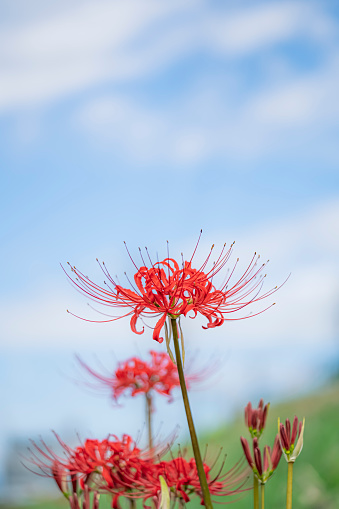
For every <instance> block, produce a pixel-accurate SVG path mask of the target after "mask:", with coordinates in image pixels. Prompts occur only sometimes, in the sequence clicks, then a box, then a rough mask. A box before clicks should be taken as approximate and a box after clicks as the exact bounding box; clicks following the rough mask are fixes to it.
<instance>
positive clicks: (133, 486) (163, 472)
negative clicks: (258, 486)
mask: <svg viewBox="0 0 339 509" xmlns="http://www.w3.org/2000/svg"><path fill="white" fill-rule="evenodd" d="M223 466H224V463H223V464H222V465H221V468H220V469H219V471H218V472H217V473H216V474H215V475H214V476H212V475H211V468H210V467H209V466H208V465H207V464H206V463H204V470H205V473H206V477H207V482H208V486H209V490H210V493H211V495H214V496H227V495H235V494H237V493H240V492H242V491H245V490H246V488H243V485H244V484H245V482H246V481H247V472H246V471H245V470H244V469H243V468H242V467H241V465H240V464H236V465H235V466H234V467H233V468H232V469H231V470H229V471H228V472H226V473H225V474H221V471H222V469H223ZM143 467H144V468H143V470H142V475H141V476H140V477H137V476H134V478H131V483H130V486H129V492H127V493H126V492H125V493H123V494H124V496H127V497H129V498H131V499H134V498H141V499H143V503H144V507H146V506H145V502H146V501H147V500H148V499H153V500H158V499H159V494H160V491H161V477H162V478H163V479H164V480H165V483H166V485H167V487H168V488H169V490H170V494H171V497H172V499H174V500H176V499H178V500H180V501H182V502H185V503H187V502H189V501H190V498H191V496H192V495H198V496H200V498H201V503H202V504H203V496H202V492H201V487H200V482H199V476H198V472H197V468H196V463H195V460H194V459H193V458H191V459H190V460H186V459H184V458H182V457H181V456H180V457H179V458H172V459H171V460H169V461H161V462H159V463H153V464H152V463H148V464H145V465H144V466H143ZM107 491H108V492H110V493H114V494H115V497H114V499H113V507H114V508H118V498H119V496H120V495H121V494H122V493H121V491H120V492H119V490H118V489H117V488H115V489H114V488H113V489H112V488H109V487H108V488H107Z"/></svg>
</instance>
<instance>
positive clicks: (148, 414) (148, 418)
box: [145, 392, 153, 456]
mask: <svg viewBox="0 0 339 509" xmlns="http://www.w3.org/2000/svg"><path fill="white" fill-rule="evenodd" d="M145 396H146V422H147V430H148V447H149V450H150V452H151V453H152V451H153V437H152V396H151V395H150V394H149V393H147V392H146V394H145ZM152 456H153V453H152Z"/></svg>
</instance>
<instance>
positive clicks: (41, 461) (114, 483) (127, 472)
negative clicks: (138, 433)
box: [29, 434, 150, 503]
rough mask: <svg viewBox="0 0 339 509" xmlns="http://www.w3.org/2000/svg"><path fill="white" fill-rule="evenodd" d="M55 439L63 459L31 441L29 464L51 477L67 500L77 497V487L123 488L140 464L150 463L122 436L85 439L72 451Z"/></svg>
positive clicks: (134, 445) (83, 488)
mask: <svg viewBox="0 0 339 509" xmlns="http://www.w3.org/2000/svg"><path fill="white" fill-rule="evenodd" d="M55 436H56V438H57V440H58V442H59V445H61V447H62V449H63V452H64V457H60V456H58V455H57V454H55V453H54V451H53V450H52V449H51V448H50V447H49V446H47V445H46V443H45V442H43V441H42V445H41V446H40V445H38V444H36V443H35V442H32V444H33V446H34V450H30V452H31V454H32V456H31V457H30V459H29V461H30V463H31V464H33V465H35V466H36V467H38V468H39V470H40V472H42V475H44V476H47V477H53V479H54V480H55V482H56V484H57V486H58V488H59V489H60V491H61V492H62V493H63V494H64V495H65V496H66V498H69V497H70V496H73V497H74V495H76V494H78V490H79V488H80V489H81V490H85V487H86V486H88V487H89V488H91V486H92V485H93V486H94V487H95V488H96V489H97V490H99V489H101V487H102V486H109V487H112V488H114V487H117V488H119V489H121V488H123V489H125V485H126V479H127V483H129V480H130V478H131V477H133V476H135V475H138V473H140V471H141V469H142V466H143V464H144V463H145V464H147V462H149V461H150V460H148V459H147V454H145V453H142V451H141V450H140V449H139V448H138V447H137V446H136V444H135V442H134V441H133V439H132V438H131V437H130V436H129V435H123V437H122V440H119V439H118V438H117V437H116V436H114V435H110V436H109V437H108V438H107V439H105V440H101V441H100V440H89V439H88V440H86V441H85V442H84V444H83V445H81V446H78V447H76V448H74V449H72V448H71V447H69V446H68V445H67V444H65V443H64V442H63V441H62V440H61V439H60V437H59V436H58V435H56V434H55ZM35 473H37V472H35ZM40 475H41V474H40ZM74 500H76V498H74ZM74 503H76V502H74Z"/></svg>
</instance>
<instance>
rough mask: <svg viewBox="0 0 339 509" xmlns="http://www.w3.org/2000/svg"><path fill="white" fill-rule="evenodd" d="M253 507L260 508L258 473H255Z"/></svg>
mask: <svg viewBox="0 0 339 509" xmlns="http://www.w3.org/2000/svg"><path fill="white" fill-rule="evenodd" d="M253 507H254V509H259V481H258V478H257V476H256V475H254V474H253Z"/></svg>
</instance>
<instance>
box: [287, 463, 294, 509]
mask: <svg viewBox="0 0 339 509" xmlns="http://www.w3.org/2000/svg"><path fill="white" fill-rule="evenodd" d="M287 465H288V470H287V492H286V509H292V480H293V465H294V463H293V461H289V462H288V464H287Z"/></svg>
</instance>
